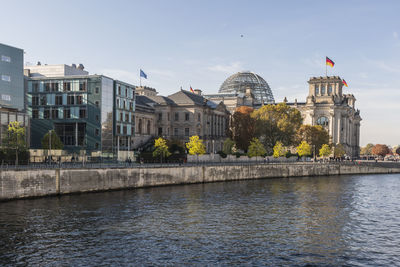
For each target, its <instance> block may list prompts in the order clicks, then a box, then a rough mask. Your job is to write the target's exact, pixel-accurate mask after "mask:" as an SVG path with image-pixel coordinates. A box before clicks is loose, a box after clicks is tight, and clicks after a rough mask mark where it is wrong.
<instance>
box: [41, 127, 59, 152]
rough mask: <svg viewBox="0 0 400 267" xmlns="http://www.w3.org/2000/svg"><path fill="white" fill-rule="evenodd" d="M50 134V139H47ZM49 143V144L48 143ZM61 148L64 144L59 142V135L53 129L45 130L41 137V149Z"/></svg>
mask: <svg viewBox="0 0 400 267" xmlns="http://www.w3.org/2000/svg"><path fill="white" fill-rule="evenodd" d="M49 136H50V140H49ZM50 143H51V144H50ZM50 146H51V149H63V148H64V144H63V143H62V142H61V140H60V137H58V135H57V133H56V132H55V131H53V130H51V131H50V134H49V132H47V133H46V134H45V135H44V136H43V138H42V148H43V149H50Z"/></svg>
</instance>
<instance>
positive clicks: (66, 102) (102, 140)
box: [27, 75, 135, 158]
mask: <svg viewBox="0 0 400 267" xmlns="http://www.w3.org/2000/svg"><path fill="white" fill-rule="evenodd" d="M27 92H28V94H27V99H28V107H29V108H28V111H29V115H30V116H31V118H32V134H31V136H32V138H31V146H32V148H41V140H42V138H43V136H44V135H45V134H46V133H47V132H48V131H49V130H55V131H56V133H57V135H58V136H59V137H60V139H61V141H62V142H63V144H64V149H65V150H69V151H78V150H86V153H87V154H88V155H90V154H92V155H94V154H93V153H92V152H95V153H97V154H96V155H97V156H100V154H99V152H101V156H102V157H109V158H113V157H114V156H115V155H116V152H117V151H121V150H130V142H131V136H133V134H134V130H133V129H134V110H135V87H134V86H132V85H129V84H126V83H122V82H119V81H115V80H113V79H110V78H108V77H105V76H99V75H87V76H68V77H59V78H48V77H40V78H30V79H29V80H28V81H27Z"/></svg>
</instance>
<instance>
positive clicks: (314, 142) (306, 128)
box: [296, 125, 329, 156]
mask: <svg viewBox="0 0 400 267" xmlns="http://www.w3.org/2000/svg"><path fill="white" fill-rule="evenodd" d="M296 139H297V142H298V143H301V142H302V141H306V142H307V143H308V144H310V145H311V146H312V147H313V148H314V151H313V153H314V154H317V151H319V150H320V149H321V147H322V145H323V144H328V143H329V134H328V132H327V131H326V130H325V129H324V128H323V127H322V126H321V125H314V126H311V125H302V126H301V127H300V128H299V130H298V132H297V134H296ZM314 156H315V155H314Z"/></svg>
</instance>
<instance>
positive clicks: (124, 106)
mask: <svg viewBox="0 0 400 267" xmlns="http://www.w3.org/2000/svg"><path fill="white" fill-rule="evenodd" d="M124 109H126V101H125V100H124Z"/></svg>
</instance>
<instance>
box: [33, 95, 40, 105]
mask: <svg viewBox="0 0 400 267" xmlns="http://www.w3.org/2000/svg"><path fill="white" fill-rule="evenodd" d="M37 105H39V97H38V96H32V106H37Z"/></svg>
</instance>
